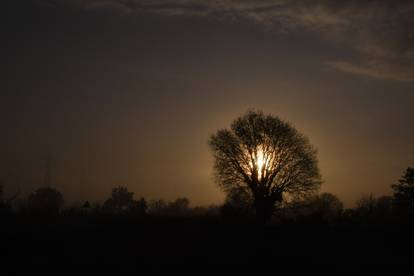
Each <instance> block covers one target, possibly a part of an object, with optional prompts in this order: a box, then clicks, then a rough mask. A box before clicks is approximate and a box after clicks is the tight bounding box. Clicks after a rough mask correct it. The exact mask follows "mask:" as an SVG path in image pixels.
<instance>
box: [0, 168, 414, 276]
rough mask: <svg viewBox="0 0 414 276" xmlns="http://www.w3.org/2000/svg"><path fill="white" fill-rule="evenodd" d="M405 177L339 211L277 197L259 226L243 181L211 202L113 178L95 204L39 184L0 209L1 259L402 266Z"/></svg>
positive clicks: (407, 238) (322, 203) (407, 254)
mask: <svg viewBox="0 0 414 276" xmlns="http://www.w3.org/2000/svg"><path fill="white" fill-rule="evenodd" d="M411 177H412V175H411V170H410V169H409V170H407V172H406V173H405V174H404V176H403V178H402V179H401V180H400V184H401V185H402V187H404V189H402V188H401V187H399V188H397V187H396V185H393V186H392V187H393V188H394V189H395V190H396V191H397V192H396V193H395V194H394V196H380V197H375V196H374V195H368V196H364V197H362V198H361V199H359V200H358V201H357V202H356V204H355V207H353V208H348V209H346V208H344V206H343V204H342V202H341V201H340V200H339V199H338V198H337V197H336V196H335V195H333V194H330V193H321V194H314V195H310V196H308V197H303V198H294V199H291V200H289V201H287V200H286V201H284V202H283V203H280V204H278V205H276V207H275V212H274V214H273V216H272V218H271V220H270V221H269V223H268V224H267V225H266V226H265V227H263V226H259V225H257V224H256V222H255V210H254V203H253V201H254V199H253V198H252V196H251V193H247V192H246V189H232V190H231V192H229V193H228V194H227V196H226V199H225V201H224V203H223V204H222V205H220V206H209V207H197V206H194V207H193V206H191V205H190V201H189V199H187V198H178V199H176V200H172V201H165V200H160V199H159V200H150V201H149V202H148V203H147V200H146V199H145V198H143V197H138V198H139V199H138V200H136V199H134V193H133V192H130V191H129V190H128V189H127V188H126V187H122V186H118V187H115V188H113V189H112V191H111V193H110V196H109V198H108V199H107V200H105V202H104V204H102V205H100V204H99V203H90V202H89V201H85V202H84V203H82V204H79V205H77V206H78V207H76V206H75V207H73V206H72V207H66V208H62V204H63V196H62V194H61V193H60V192H59V191H57V190H56V189H53V188H50V187H43V188H39V189H37V190H35V191H34V192H33V193H31V194H30V195H29V196H28V197H27V199H26V200H21V202H20V203H19V204H17V203H16V202H14V204H9V206H10V207H11V206H12V205H13V206H14V207H15V208H13V209H12V208H9V209H8V210H9V212H8V215H7V216H6V215H5V213H4V212H1V221H2V225H3V226H2V229H1V236H2V237H3V238H4V242H3V243H2V246H3V248H4V250H7V252H8V255H7V257H6V259H5V260H8V261H7V263H10V264H12V263H13V261H15V260H19V262H22V263H25V264H35V263H37V262H39V261H40V260H39V258H41V261H42V262H44V263H48V264H49V265H52V264H53V265H59V266H69V267H75V268H78V267H79V266H82V267H85V266H86V267H89V266H92V267H94V269H95V268H96V267H98V269H102V270H103V271H105V272H108V271H111V270H112V271H113V272H116V273H118V271H119V269H120V268H121V267H122V270H124V271H125V270H127V271H140V270H141V269H142V268H143V267H146V268H148V267H150V268H152V269H154V268H156V269H160V268H162V266H159V265H161V264H168V263H181V264H185V265H189V264H197V265H207V264H209V263H211V264H215V263H220V264H230V263H239V264H243V269H242V270H245V269H248V268H250V269H254V271H257V267H256V265H258V264H261V263H263V262H269V263H279V264H280V262H282V263H283V264H291V265H293V266H294V265H295V264H297V262H301V263H304V262H312V263H316V264H324V265H325V266H326V265H327V263H331V264H339V265H343V260H345V259H346V260H347V265H348V266H349V265H358V266H364V265H366V264H372V263H373V262H375V263H379V264H380V263H389V264H394V263H399V264H401V263H402V262H411V258H412V256H413V255H412V253H411V250H406V249H409V248H411V247H412V246H413V245H414V240H413V239H412V231H413V230H414V224H413V223H412V221H413V218H414V216H412V215H411V214H413V212H412V211H413V210H412V208H413V207H412V206H413V205H412V200H413V199H412V198H411V197H409V196H408V195H409V192H410V191H411V190H410V189H408V187H410V185H412V178H411ZM2 191H3V190H2V189H0V195H1V196H2V197H0V199H1V200H0V202H1V206H2V208H4V206H6V204H5V200H4V192H2ZM401 193H403V194H404V197H403V201H402V202H403V203H404V205H403V206H404V207H403V208H404V209H403V210H404V216H401V215H400V209H399V208H402V207H400V206H401V205H399V204H398V203H399V202H400V201H399V200H401ZM410 203H411V204H410ZM19 206H20V207H19ZM21 206H25V208H22V207H21ZM396 206H398V207H396ZM410 208H411V209H410ZM409 210H411V211H409ZM39 214H41V215H42V216H40V217H39V216H38V215H39ZM6 217H7V218H6ZM11 218H13V219H11ZM39 218H41V219H39ZM62 249H63V250H62ZM22 252H23V253H22ZM57 252H59V254H56V253H57ZM394 252H398V254H397V255H396V254H394ZM154 265H155V266H154ZM22 268H23V267H22ZM14 269H15V267H14ZM233 269H236V270H237V269H241V267H239V266H237V267H233Z"/></svg>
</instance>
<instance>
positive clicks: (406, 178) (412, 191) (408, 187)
mask: <svg viewBox="0 0 414 276" xmlns="http://www.w3.org/2000/svg"><path fill="white" fill-rule="evenodd" d="M392 189H393V190H394V207H395V208H396V210H397V211H399V212H403V213H407V214H408V213H410V214H414V168H411V167H409V168H408V169H407V170H406V171H405V173H404V175H403V176H402V178H401V179H400V180H399V181H398V183H397V184H394V185H392Z"/></svg>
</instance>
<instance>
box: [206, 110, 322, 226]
mask: <svg viewBox="0 0 414 276" xmlns="http://www.w3.org/2000/svg"><path fill="white" fill-rule="evenodd" d="M209 146H210V149H211V150H212V153H213V156H214V171H215V177H216V180H217V182H218V184H219V186H220V187H221V188H222V189H223V190H224V191H225V192H226V193H230V192H231V191H232V190H233V189H240V188H242V189H246V191H248V192H249V193H250V194H251V196H252V197H253V199H254V200H253V201H254V207H255V209H256V216H257V218H258V219H259V220H260V221H262V222H264V221H266V220H268V219H269V218H270V217H271V215H272V213H273V209H274V206H275V204H276V203H277V202H281V201H282V200H283V198H284V197H286V196H293V197H301V196H304V195H306V194H309V193H312V192H314V191H316V190H317V189H318V188H319V186H320V184H321V177H320V173H319V168H318V161H317V157H316V149H315V148H314V147H313V146H312V145H311V144H310V142H309V139H308V138H307V137H306V136H304V135H303V134H301V133H299V132H298V131H297V130H296V129H295V128H294V127H293V126H292V125H291V124H289V123H288V122H285V121H283V120H281V119H279V118H278V117H275V116H271V115H265V114H264V113H263V112H260V111H258V112H255V111H249V112H247V113H246V114H245V115H243V116H241V117H239V118H237V119H236V120H234V121H233V123H232V124H231V126H230V129H221V130H219V131H217V133H215V134H214V135H212V136H211V138H210V140H209Z"/></svg>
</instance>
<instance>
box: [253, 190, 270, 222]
mask: <svg viewBox="0 0 414 276" xmlns="http://www.w3.org/2000/svg"><path fill="white" fill-rule="evenodd" d="M274 204H275V202H274V200H272V199H270V198H265V197H264V196H257V197H256V198H255V201H254V205H255V209H256V222H257V224H259V225H264V224H266V223H267V222H268V221H269V220H270V219H271V218H272V215H273V207H274Z"/></svg>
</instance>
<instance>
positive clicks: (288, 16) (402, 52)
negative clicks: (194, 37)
mask: <svg viewBox="0 0 414 276" xmlns="http://www.w3.org/2000/svg"><path fill="white" fill-rule="evenodd" d="M43 1H45V0H43ZM62 1H63V2H65V3H67V4H70V5H75V6H78V7H80V8H82V9H88V10H89V9H102V8H105V9H111V10H116V11H118V12H122V13H128V14H133V13H137V14H138V13H151V14H158V15H160V16H196V17H211V18H216V19H220V20H223V19H224V20H225V19H231V20H232V21H234V20H241V19H243V20H245V19H247V20H251V21H254V22H255V23H257V24H260V25H263V26H266V27H267V28H271V29H272V30H274V31H275V32H281V33H289V32H294V31H297V30H306V31H309V32H313V33H315V34H316V35H319V36H321V37H323V38H325V39H326V40H327V41H329V42H331V43H333V44H335V45H339V46H342V47H343V48H344V49H349V50H350V51H351V52H352V53H353V56H354V60H355V61H350V60H349V58H347V59H344V60H341V57H338V60H337V61H328V62H327V64H329V65H330V66H333V67H334V68H336V69H339V70H342V71H344V72H349V73H354V74H359V75H366V76H370V77H375V78H389V79H394V80H399V81H402V80H403V81H414V77H413V76H414V28H412V26H414V1H407V0H394V1H389V0H376V1H374V0H347V1H332V0H313V1H312V0H205V1H202V0H59V1H57V0H48V2H55V3H62ZM361 60H362V62H361Z"/></svg>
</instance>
